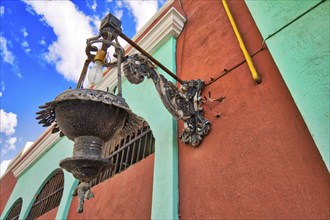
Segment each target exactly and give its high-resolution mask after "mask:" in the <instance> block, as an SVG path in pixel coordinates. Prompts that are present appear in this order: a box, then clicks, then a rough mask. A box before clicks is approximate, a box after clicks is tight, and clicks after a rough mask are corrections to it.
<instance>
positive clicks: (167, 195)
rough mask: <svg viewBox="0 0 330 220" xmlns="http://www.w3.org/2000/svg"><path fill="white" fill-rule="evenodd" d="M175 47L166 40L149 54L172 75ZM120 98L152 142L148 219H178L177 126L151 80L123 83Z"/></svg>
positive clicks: (174, 41)
mask: <svg viewBox="0 0 330 220" xmlns="http://www.w3.org/2000/svg"><path fill="white" fill-rule="evenodd" d="M175 46H176V40H175V39H174V38H170V39H169V40H168V41H167V42H166V43H165V44H164V45H163V46H162V47H161V48H160V49H158V50H157V51H156V52H155V53H154V54H153V56H154V57H155V58H156V59H157V60H159V61H160V62H161V63H162V64H163V65H165V66H166V67H167V68H168V69H170V70H171V71H172V72H175V65H176V64H175ZM159 72H160V73H162V74H163V75H164V76H165V77H167V74H166V73H164V72H163V71H161V70H159ZM167 79H171V78H170V77H167ZM123 97H125V99H126V101H127V103H128V105H129V106H130V108H131V109H132V110H133V112H135V113H136V114H138V115H139V116H141V117H143V118H144V119H145V120H146V121H147V122H148V124H149V125H150V128H151V130H152V133H153V135H154V137H155V140H156V144H155V163H154V178H153V194H152V213H151V218H152V219H178V200H179V199H178V147H177V123H176V121H175V120H174V118H173V117H172V115H171V114H170V113H169V112H168V111H167V109H166V108H165V107H164V105H163V103H162V101H161V99H160V98H159V96H158V93H157V91H156V89H155V86H154V84H153V82H152V80H151V79H145V80H144V82H142V83H141V84H139V85H134V84H130V83H129V82H128V81H125V82H124V83H123Z"/></svg>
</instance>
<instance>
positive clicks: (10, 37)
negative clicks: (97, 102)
mask: <svg viewBox="0 0 330 220" xmlns="http://www.w3.org/2000/svg"><path fill="white" fill-rule="evenodd" d="M164 2H165V0H147V1H143V0H98V1H96V0H78V1H77V0H76V1H63V0H61V1H59V0H58V1H42V0H41V1H19V0H15V1H13V0H8V1H6V0H5V1H3V0H2V1H1V2H0V16H1V17H0V19H1V24H0V46H1V47H0V54H1V63H0V67H1V78H0V102H1V109H0V121H1V139H0V146H1V160H0V162H1V172H0V175H1V174H3V173H4V171H5V169H6V167H7V166H8V164H9V163H10V161H11V160H12V158H13V157H14V156H15V155H16V154H17V153H18V152H19V151H20V150H21V148H22V147H23V146H24V145H25V143H26V142H28V141H32V142H33V141H35V140H36V139H37V138H38V137H39V136H40V135H41V134H42V132H43V131H44V129H45V128H43V127H42V126H40V125H39V124H38V123H37V121H36V120H35V117H36V115H35V112H37V111H39V110H38V106H40V105H43V104H44V103H45V102H48V101H51V100H53V99H54V98H55V97H56V95H58V94H59V93H61V92H63V91H65V90H66V89H68V88H69V87H72V88H74V87H75V85H76V82H77V80H78V78H79V75H80V71H81V69H82V66H83V62H84V60H85V59H86V55H85V53H84V51H85V42H86V39H87V38H90V37H91V36H94V35H96V34H97V32H98V26H99V24H100V21H101V20H102V18H103V17H104V16H105V15H106V14H107V13H109V12H110V13H112V14H114V15H115V16H116V17H117V18H119V19H121V21H122V29H123V32H124V33H125V34H126V35H128V36H129V37H133V36H134V35H135V33H136V32H137V31H138V30H139V29H140V28H141V27H143V25H144V24H145V23H146V22H147V21H148V20H149V19H150V18H151V17H152V16H153V15H154V14H155V13H156V12H157V10H159V8H160V7H161V6H162V5H163V4H164Z"/></svg>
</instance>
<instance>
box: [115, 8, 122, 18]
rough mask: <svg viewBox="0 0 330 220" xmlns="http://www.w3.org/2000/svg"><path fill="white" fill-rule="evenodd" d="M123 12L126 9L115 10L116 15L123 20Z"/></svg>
mask: <svg viewBox="0 0 330 220" xmlns="http://www.w3.org/2000/svg"><path fill="white" fill-rule="evenodd" d="M123 13H124V11H123V10H115V16H116V17H117V18H118V19H119V20H121V18H122V17H123Z"/></svg>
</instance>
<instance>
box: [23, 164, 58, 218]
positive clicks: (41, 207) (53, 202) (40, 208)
mask: <svg viewBox="0 0 330 220" xmlns="http://www.w3.org/2000/svg"><path fill="white" fill-rule="evenodd" d="M63 188H64V175H63V171H62V170H59V171H57V172H56V173H55V174H54V175H53V176H52V177H51V178H50V179H49V180H48V181H47V182H46V183H45V185H44V186H43V188H42V189H41V191H40V192H39V194H38V195H37V196H36V199H35V201H34V203H33V205H32V208H31V210H30V213H29V215H28V217H27V219H36V218H38V217H39V216H41V215H43V214H44V213H46V212H49V211H50V210H52V209H54V208H56V207H57V206H59V204H60V202H61V198H62V194H63Z"/></svg>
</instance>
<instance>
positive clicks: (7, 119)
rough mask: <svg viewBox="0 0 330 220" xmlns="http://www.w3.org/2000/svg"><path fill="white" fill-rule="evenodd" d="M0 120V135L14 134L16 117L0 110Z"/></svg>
mask: <svg viewBox="0 0 330 220" xmlns="http://www.w3.org/2000/svg"><path fill="white" fill-rule="evenodd" d="M0 119H1V120H0V133H5V134H6V135H12V134H14V133H15V127H16V126H17V115H16V114H14V113H12V112H5V111H4V110H3V109H1V110H0Z"/></svg>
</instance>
